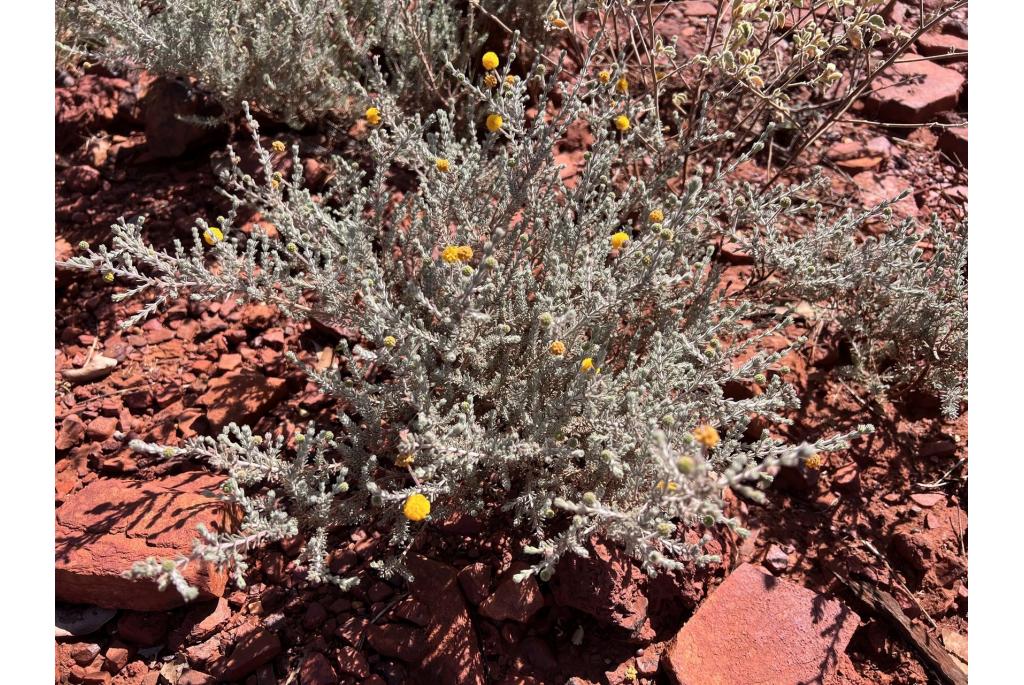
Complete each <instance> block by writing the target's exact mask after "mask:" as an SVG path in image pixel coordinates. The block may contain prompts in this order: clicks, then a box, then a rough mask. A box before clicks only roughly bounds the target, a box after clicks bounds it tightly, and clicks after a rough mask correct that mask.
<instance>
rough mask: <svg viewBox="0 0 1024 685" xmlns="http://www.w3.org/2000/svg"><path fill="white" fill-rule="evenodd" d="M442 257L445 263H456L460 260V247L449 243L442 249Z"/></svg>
mask: <svg viewBox="0 0 1024 685" xmlns="http://www.w3.org/2000/svg"><path fill="white" fill-rule="evenodd" d="M441 259H442V260H443V261H444V263H445V264H454V263H455V262H457V261H459V248H457V247H455V246H454V245H449V246H448V247H446V248H444V250H442V251H441Z"/></svg>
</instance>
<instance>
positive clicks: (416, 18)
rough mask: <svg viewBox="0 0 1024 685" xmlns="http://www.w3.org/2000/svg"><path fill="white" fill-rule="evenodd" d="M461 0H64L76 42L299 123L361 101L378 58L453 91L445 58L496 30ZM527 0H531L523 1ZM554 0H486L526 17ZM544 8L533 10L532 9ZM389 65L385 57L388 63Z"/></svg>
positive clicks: (66, 34)
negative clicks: (461, 6) (445, 75)
mask: <svg viewBox="0 0 1024 685" xmlns="http://www.w3.org/2000/svg"><path fill="white" fill-rule="evenodd" d="M456 4H457V3H455V2H452V1H451V0H445V1H441V2H416V3H410V2H405V1H404V0H359V1H355V2H351V1H350V2H340V1H339V0H167V1H166V2H161V3H149V2H145V1H144V0H63V2H61V3H59V5H58V12H57V20H58V27H59V33H60V35H61V36H62V38H63V39H64V40H65V41H67V42H68V43H70V45H68V46H67V47H69V48H71V49H72V51H74V52H84V53H85V54H86V55H87V56H89V57H90V58H99V59H103V60H104V61H107V62H111V63H115V64H117V63H121V64H127V65H129V66H132V67H137V68H143V69H146V70H148V71H149V72H151V73H153V74H157V75H161V76H168V77H182V78H186V79H194V80H195V81H196V82H197V85H198V87H199V88H201V89H203V90H205V91H207V92H209V93H210V94H211V96H212V97H213V99H214V100H216V102H218V103H219V104H220V105H221V106H222V107H223V108H224V110H225V112H226V113H227V114H228V115H229V116H233V115H235V114H237V113H238V112H240V110H241V105H242V101H243V100H246V101H250V102H252V103H253V104H254V106H256V107H258V108H259V109H260V110H261V111H263V112H265V113H266V114H268V115H269V116H271V117H273V118H275V119H277V120H279V121H284V122H287V123H289V124H292V125H295V126H301V125H303V124H305V123H308V122H312V121H316V120H318V119H320V118H322V117H324V116H325V115H327V114H329V113H331V112H337V111H341V110H345V109H351V108H352V107H353V103H352V100H353V99H356V100H358V102H356V103H355V107H356V109H357V111H361V110H358V105H359V103H361V102H362V99H363V96H364V92H363V90H362V87H361V85H360V84H362V83H365V76H366V74H367V73H369V72H370V71H375V70H376V69H377V68H380V69H383V70H384V71H385V72H386V73H388V74H389V84H388V88H389V89H390V91H391V92H392V93H395V94H396V95H398V96H399V99H401V100H402V101H403V102H407V103H417V104H422V105H426V104H428V103H434V104H440V103H441V102H442V101H444V100H445V99H447V98H448V97H450V95H451V93H450V92H449V91H447V90H446V89H444V87H443V83H442V82H441V81H440V79H439V75H440V74H441V73H442V71H443V68H444V63H445V60H446V59H448V58H450V59H452V60H453V61H456V60H458V61H460V66H463V67H465V66H467V64H468V59H469V57H470V55H475V54H476V52H477V50H478V48H479V47H480V45H482V43H483V41H484V40H485V39H486V37H487V36H486V33H485V32H484V31H483V27H484V21H485V18H484V16H483V15H482V14H481V13H480V12H479V11H477V12H473V11H472V10H470V13H469V14H468V15H463V14H462V12H461V11H460V10H458V9H457V8H456ZM522 5H525V6H526V7H522ZM540 5H544V6H545V7H546V6H547V3H541V2H537V3H533V2H526V1H525V0H520V1H519V2H517V1H515V0H490V1H488V0H485V1H484V2H483V3H482V6H483V7H484V9H487V10H488V11H490V12H494V13H497V14H500V15H503V16H504V17H505V19H506V20H508V21H512V22H514V21H515V20H516V18H517V17H519V16H520V15H526V14H527V12H529V15H531V16H535V15H537V13H538V11H540V10H542V9H543V7H540ZM530 10H532V11H530ZM378 65H379V67H378Z"/></svg>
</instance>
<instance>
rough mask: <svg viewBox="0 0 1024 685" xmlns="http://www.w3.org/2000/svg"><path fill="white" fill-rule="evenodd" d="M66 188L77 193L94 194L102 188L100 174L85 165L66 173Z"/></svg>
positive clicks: (71, 168) (70, 169)
mask: <svg viewBox="0 0 1024 685" xmlns="http://www.w3.org/2000/svg"><path fill="white" fill-rule="evenodd" d="M64 183H65V187H66V188H67V189H68V190H70V191H72V192H77V193H92V192H94V191H96V190H97V189H98V188H99V187H100V172H99V171H97V170H96V169H93V168H92V167H90V166H85V165H84V164H81V165H78V166H73V167H70V168H69V169H68V170H67V171H65V172H64Z"/></svg>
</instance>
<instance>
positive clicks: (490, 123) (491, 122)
mask: <svg viewBox="0 0 1024 685" xmlns="http://www.w3.org/2000/svg"><path fill="white" fill-rule="evenodd" d="M504 123H505V120H504V119H502V118H501V115H500V114H488V115H487V130H488V131H490V132H491V133H494V132H495V131H497V130H498V129H500V128H501V126H502V124H504Z"/></svg>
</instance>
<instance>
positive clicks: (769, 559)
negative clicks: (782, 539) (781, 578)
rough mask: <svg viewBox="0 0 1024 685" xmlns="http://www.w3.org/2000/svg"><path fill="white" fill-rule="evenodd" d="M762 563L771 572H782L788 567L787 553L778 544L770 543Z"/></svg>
mask: <svg viewBox="0 0 1024 685" xmlns="http://www.w3.org/2000/svg"><path fill="white" fill-rule="evenodd" d="M764 565H765V566H767V567H768V568H769V569H771V571H772V572H773V573H783V572H785V571H786V569H788V568H789V555H788V554H786V552H785V551H784V550H783V549H782V548H781V547H779V546H778V545H772V546H771V547H769V548H768V553H767V554H765V557H764Z"/></svg>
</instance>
